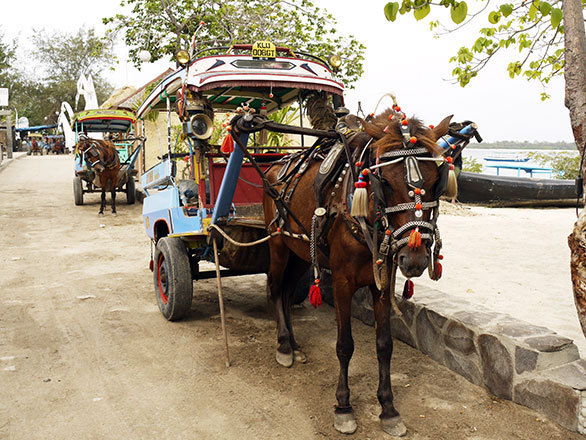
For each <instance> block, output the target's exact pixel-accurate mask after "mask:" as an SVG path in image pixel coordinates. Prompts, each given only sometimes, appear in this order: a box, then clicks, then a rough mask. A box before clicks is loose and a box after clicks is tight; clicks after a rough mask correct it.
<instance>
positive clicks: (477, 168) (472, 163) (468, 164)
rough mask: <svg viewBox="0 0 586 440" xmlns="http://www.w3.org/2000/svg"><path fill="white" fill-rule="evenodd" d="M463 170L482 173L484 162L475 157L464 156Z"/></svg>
mask: <svg viewBox="0 0 586 440" xmlns="http://www.w3.org/2000/svg"><path fill="white" fill-rule="evenodd" d="M462 171H468V172H469V173H482V164H481V163H480V162H478V161H477V160H476V159H474V158H473V157H470V158H468V157H463V158H462Z"/></svg>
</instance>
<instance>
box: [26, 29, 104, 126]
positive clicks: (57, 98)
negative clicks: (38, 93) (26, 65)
mask: <svg viewBox="0 0 586 440" xmlns="http://www.w3.org/2000/svg"><path fill="white" fill-rule="evenodd" d="M33 43H34V46H35V50H34V55H35V57H36V59H37V60H38V61H39V62H40V66H39V70H38V72H41V77H40V79H39V82H40V83H41V87H42V89H43V95H44V96H43V98H42V100H41V101H40V102H37V103H36V106H37V107H39V108H40V111H42V113H43V114H44V117H48V120H49V121H50V122H53V121H54V120H55V119H56V116H55V112H56V111H58V110H59V109H60V107H61V102H63V101H67V102H69V103H70V104H71V105H74V103H75V95H76V94H77V80H78V79H79V77H80V75H81V74H82V73H83V74H84V75H86V76H87V75H92V77H93V80H94V84H95V88H96V94H97V96H98V101H100V102H101V101H104V100H105V99H106V98H107V97H108V96H109V94H110V92H111V90H112V86H111V85H110V84H109V83H108V82H107V80H106V79H105V78H104V76H103V73H102V72H103V71H104V70H105V69H107V68H109V67H110V66H112V65H113V64H114V62H115V57H114V53H113V49H112V44H111V41H110V40H109V39H107V38H104V37H100V36H98V35H97V34H96V33H95V31H94V29H87V30H86V29H83V28H82V29H79V30H78V31H77V32H74V33H61V32H54V33H49V32H46V31H35V32H34V36H33ZM44 117H43V119H44Z"/></svg>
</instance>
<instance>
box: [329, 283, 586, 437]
mask: <svg viewBox="0 0 586 440" xmlns="http://www.w3.org/2000/svg"><path fill="white" fill-rule="evenodd" d="M323 275H324V274H322V284H324V282H325V283H327V281H328V280H327V277H324V276H323ZM324 287H325V286H324ZM323 290H324V300H326V301H327V302H329V303H330V304H332V303H333V301H332V296H331V289H327V288H326V289H323ZM352 302H353V304H352V314H353V316H354V317H355V318H357V319H360V320H361V321H363V322H364V323H365V324H368V325H374V312H373V308H372V296H371V294H370V291H369V290H368V289H367V288H362V289H359V290H358V291H357V292H356V293H355V295H354V298H353V301H352ZM399 309H400V310H401V311H402V313H403V315H402V316H399V315H397V314H395V313H393V314H392V315H391V331H392V333H393V336H394V337H395V338H397V339H399V340H401V341H403V342H405V343H406V344H409V345H410V346H412V347H414V348H417V349H418V350H420V351H422V352H423V353H425V354H427V355H428V356H430V357H431V358H432V359H434V360H436V361H437V362H439V363H441V364H442V365H445V366H446V367H448V368H450V369H451V370H453V371H454V372H456V373H458V374H460V375H461V376H463V377H464V378H466V379H467V380H469V381H470V382H472V383H474V384H476V385H479V386H482V387H484V388H486V389H487V390H488V391H490V392H491V393H493V394H494V395H495V396H497V397H500V398H504V399H508V400H512V401H513V402H515V403H518V404H521V405H524V406H527V407H529V408H531V409H533V410H535V411H537V412H539V413H541V414H543V415H545V416H547V417H549V418H550V419H552V420H554V421H555V422H557V423H558V424H560V425H561V426H563V427H564V428H566V429H568V430H571V431H577V432H579V433H581V434H586V359H580V355H579V352H578V347H576V345H575V344H574V343H573V341H572V340H571V339H568V338H565V337H562V336H560V335H558V334H557V333H555V332H553V331H551V330H550V329H548V328H545V327H538V326H534V325H531V324H528V323H526V322H524V321H520V320H518V319H514V318H512V317H511V316H509V315H506V314H502V313H497V312H494V311H492V310H489V309H487V308H485V307H482V306H480V305H476V304H473V303H470V302H468V301H465V300H462V299H460V298H457V297H455V296H452V295H449V294H446V293H444V292H440V291H438V290H434V289H429V288H425V287H422V286H417V292H416V297H414V300H411V301H401V302H399Z"/></svg>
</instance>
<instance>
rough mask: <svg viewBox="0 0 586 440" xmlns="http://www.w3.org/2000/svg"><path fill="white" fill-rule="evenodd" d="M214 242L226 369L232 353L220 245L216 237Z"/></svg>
mask: <svg viewBox="0 0 586 440" xmlns="http://www.w3.org/2000/svg"><path fill="white" fill-rule="evenodd" d="M213 242H214V260H215V262H216V280H218V300H219V302H220V320H221V321H222V333H223V334H224V353H225V354H226V368H228V367H229V366H230V353H229V352H228V332H227V331H226V316H225V314H224V296H223V295H222V279H221V277H220V261H219V258H218V244H217V243H216V237H214V238H213Z"/></svg>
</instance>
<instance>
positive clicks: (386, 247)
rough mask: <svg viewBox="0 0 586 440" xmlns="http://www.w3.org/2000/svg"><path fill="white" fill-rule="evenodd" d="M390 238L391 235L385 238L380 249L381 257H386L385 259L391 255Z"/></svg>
mask: <svg viewBox="0 0 586 440" xmlns="http://www.w3.org/2000/svg"><path fill="white" fill-rule="evenodd" d="M389 237H390V235H385V238H383V241H382V242H381V244H380V248H379V250H378V253H379V255H384V256H385V257H386V256H388V255H389V249H390V246H389Z"/></svg>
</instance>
